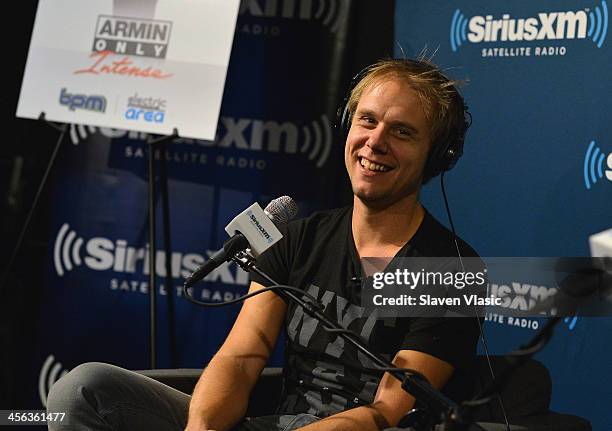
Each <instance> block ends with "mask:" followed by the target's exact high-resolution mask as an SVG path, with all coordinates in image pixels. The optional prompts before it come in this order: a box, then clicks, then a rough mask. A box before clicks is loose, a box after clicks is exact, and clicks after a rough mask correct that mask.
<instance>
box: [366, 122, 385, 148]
mask: <svg viewBox="0 0 612 431" xmlns="http://www.w3.org/2000/svg"><path fill="white" fill-rule="evenodd" d="M366 146H368V147H370V149H371V150H372V151H373V152H375V153H382V154H386V152H387V150H388V147H387V134H386V132H385V128H384V127H383V126H382V125H379V126H378V127H376V128H375V129H372V130H370V133H369V135H368V140H367V141H366Z"/></svg>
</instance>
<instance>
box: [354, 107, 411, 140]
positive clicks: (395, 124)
mask: <svg viewBox="0 0 612 431" xmlns="http://www.w3.org/2000/svg"><path fill="white" fill-rule="evenodd" d="M362 115H367V116H369V117H374V118H376V113H375V112H374V111H372V110H371V109H367V108H361V109H358V110H357V111H356V112H355V117H358V116H362ZM389 124H390V125H391V126H393V127H401V128H403V129H406V130H408V131H409V132H410V133H412V134H414V135H418V134H419V130H418V129H417V128H416V127H414V126H413V125H412V124H410V123H406V122H404V121H399V120H398V121H392V122H390V123H389Z"/></svg>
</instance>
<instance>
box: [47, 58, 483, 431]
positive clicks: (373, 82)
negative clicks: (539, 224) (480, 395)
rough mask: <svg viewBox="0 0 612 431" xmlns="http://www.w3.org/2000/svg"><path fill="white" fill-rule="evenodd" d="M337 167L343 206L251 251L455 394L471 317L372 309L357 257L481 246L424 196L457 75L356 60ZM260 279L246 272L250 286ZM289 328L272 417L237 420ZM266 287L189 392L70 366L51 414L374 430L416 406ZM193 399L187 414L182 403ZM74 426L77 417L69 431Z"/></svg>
mask: <svg viewBox="0 0 612 431" xmlns="http://www.w3.org/2000/svg"><path fill="white" fill-rule="evenodd" d="M342 117H343V122H342V123H343V125H342V126H341V127H342V128H344V129H345V130H344V131H345V132H346V144H345V165H346V169H347V172H348V176H349V178H350V181H351V185H352V189H353V193H354V199H353V204H352V205H351V206H349V207H346V208H341V209H337V210H332V211H325V212H319V213H315V214H313V215H312V216H310V217H308V218H306V219H301V220H297V221H294V222H291V223H289V224H288V225H287V226H286V227H285V228H284V232H283V233H284V235H285V237H284V238H283V240H281V241H280V242H279V243H278V244H277V245H276V246H275V247H273V248H271V249H270V250H268V251H267V252H266V253H264V254H263V255H262V256H260V258H259V260H258V266H259V267H260V268H261V269H263V270H264V271H265V272H266V273H268V274H269V275H270V276H271V277H272V278H273V279H275V280H276V281H277V282H279V283H281V284H289V285H292V286H296V287H298V288H300V289H303V290H304V291H306V292H308V293H310V294H311V295H312V296H315V297H316V298H318V300H319V301H320V303H321V304H322V305H323V307H324V310H325V313H326V314H327V315H328V316H329V317H330V318H331V319H335V320H337V321H339V322H340V323H341V324H342V325H343V326H344V327H346V328H349V329H351V330H353V331H355V332H357V333H359V334H360V335H361V337H362V338H363V339H364V340H365V341H366V342H367V343H368V344H369V345H370V347H371V348H372V349H373V350H374V351H376V352H378V353H379V354H381V355H383V356H385V357H387V358H388V359H390V360H391V359H392V360H393V362H394V364H395V365H396V366H398V367H406V368H412V369H416V370H418V371H420V372H421V373H422V374H423V375H424V376H425V377H426V378H427V379H428V380H429V381H430V383H431V384H432V385H433V386H435V387H437V388H444V391H445V392H446V393H447V395H448V396H450V397H451V398H454V399H456V400H459V399H461V398H462V397H464V396H465V395H466V394H467V392H469V391H470V376H469V370H470V366H471V363H472V361H473V360H474V359H475V348H476V342H477V339H478V324H477V321H476V320H475V319H458V318H453V319H450V318H446V319H436V318H424V317H420V318H400V317H397V318H384V319H382V318H379V316H378V315H377V312H376V311H372V310H371V309H369V308H368V309H366V308H365V307H363V306H362V304H361V300H360V295H361V283H360V280H361V279H362V278H363V277H362V274H361V263H360V258H363V257H372V256H380V257H394V256H397V257H404V256H410V257H451V256H456V255H457V251H458V249H460V250H461V254H462V255H463V256H464V257H473V256H476V253H475V252H474V250H472V249H471V248H470V247H469V246H468V245H467V244H465V243H464V242H463V241H461V240H458V241H457V245H456V243H455V238H454V236H453V235H452V234H451V232H449V231H448V230H447V229H446V228H445V227H443V226H442V225H441V224H440V223H438V222H437V221H436V220H435V219H434V218H433V217H432V216H431V215H430V214H429V213H428V212H427V211H426V210H425V209H424V208H423V206H422V205H421V204H420V203H419V200H418V196H419V191H420V188H421V185H422V184H423V183H424V182H426V181H427V180H429V179H431V178H432V177H433V176H435V175H438V174H439V173H440V172H442V171H444V170H448V169H449V168H450V167H452V165H453V164H454V162H455V161H456V159H457V158H458V156H459V155H460V154H461V151H462V147H463V138H464V135H465V130H466V128H467V125H468V122H467V121H466V112H465V107H464V103H463V99H462V98H461V96H460V95H459V93H458V91H457V89H456V88H455V85H454V83H453V82H452V81H450V80H448V79H447V78H446V77H445V76H444V75H443V74H442V73H441V72H440V71H439V70H438V69H437V67H436V66H434V65H433V64H431V63H429V62H427V61H423V60H386V61H381V62H379V63H376V64H374V65H372V66H370V67H368V68H367V69H366V70H364V71H362V73H360V74H359V75H358V77H357V79H356V80H355V83H354V86H353V88H352V90H351V92H350V95H349V97H347V102H346V106H345V107H344V109H343V115H342ZM266 284H267V282H266V281H265V280H263V279H261V278H259V277H258V276H253V277H252V282H251V286H250V291H251V292H254V291H256V290H259V289H261V288H262V286H264V285H266ZM283 328H284V330H285V332H286V339H287V342H286V349H285V352H286V355H285V357H286V361H285V367H284V385H283V394H282V397H281V403H280V405H279V406H278V410H277V411H278V414H277V415H274V416H268V417H261V418H247V419H244V414H245V412H246V408H247V404H248V400H249V394H250V392H251V390H252V388H253V387H254V385H255V383H256V381H257V379H258V377H259V375H260V373H261V371H262V369H263V368H264V366H265V365H266V363H267V360H268V358H269V357H270V354H271V352H272V350H273V348H274V345H275V343H276V340H277V337H278V334H279V332H280V331H281V329H283ZM373 368H374V367H373V363H372V362H371V361H370V360H369V359H368V358H366V357H364V356H363V355H361V354H360V353H359V352H358V351H357V350H356V348H354V347H353V346H352V345H349V344H345V343H344V340H343V339H341V338H340V337H338V336H336V335H333V334H330V333H328V332H327V331H326V330H325V329H324V328H323V327H322V326H321V325H320V324H319V322H318V321H316V320H315V319H313V318H311V317H310V316H308V315H307V314H305V313H304V312H303V310H302V309H301V308H299V307H297V306H296V305H295V304H293V303H285V302H284V301H283V300H282V299H281V298H279V297H278V296H276V295H275V294H273V293H271V292H265V293H263V294H260V295H257V296H255V297H253V298H250V299H248V300H247V301H245V303H244V305H243V307H242V310H241V311H240V314H239V316H238V318H237V320H236V322H235V324H234V327H233V328H232V330H231V332H230V334H229V335H228V337H227V339H226V341H225V342H224V344H223V346H222V347H221V348H220V350H219V351H218V352H217V354H216V355H215V356H214V357H213V359H212V360H211V362H210V363H209V364H208V365H207V367H206V369H205V371H204V372H203V374H202V376H201V378H200V380H199V382H198V384H197V386H196V388H195V390H194V393H193V395H192V396H191V398H190V397H189V396H188V395H186V394H182V393H180V392H178V391H174V390H172V389H170V388H168V387H166V386H164V385H162V384H161V383H158V382H154V381H152V380H150V379H147V378H145V377H143V376H139V375H135V374H134V373H131V372H129V371H126V370H122V369H119V368H117V367H112V366H110V365H104V364H86V365H84V366H80V367H77V368H76V369H75V370H74V371H73V372H71V373H69V374H68V375H67V376H66V377H64V378H62V379H61V380H60V381H59V382H58V383H56V385H54V386H53V388H52V391H51V394H50V397H49V411H65V412H67V413H68V414H70V415H71V421H73V422H72V423H76V421H77V420H80V421H82V422H80V423H83V424H85V425H84V428H83V429H100V430H102V429H104V430H109V429H126V430H127V429H159V430H162V429H163V430H166V429H167V430H178V429H182V428H183V427H185V423H186V430H188V431H204V430H217V431H226V430H240V431H249V430H250V431H257V430H261V431H264V430H265V431H277V430H278V431H289V430H295V429H303V430H304V431H317V430H321V431H324V430H326V431H331V430H355V431H357V430H362V431H363V430H366V431H367V430H381V429H385V428H388V427H393V426H396V425H397V424H398V422H399V421H400V420H401V418H402V417H403V416H404V415H405V414H406V413H407V412H408V411H409V410H410V409H411V408H412V407H413V406H414V404H415V400H414V398H412V397H411V396H409V395H408V394H406V393H405V392H404V391H403V390H402V389H401V387H400V383H399V382H398V381H396V380H395V379H393V378H392V377H391V376H389V375H388V374H383V373H381V372H377V371H375V370H373ZM187 410H188V412H187ZM74 429H78V428H74Z"/></svg>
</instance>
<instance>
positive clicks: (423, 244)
mask: <svg viewBox="0 0 612 431" xmlns="http://www.w3.org/2000/svg"><path fill="white" fill-rule="evenodd" d="M456 238H457V245H455V235H454V234H453V233H452V232H451V231H450V230H449V229H448V228H447V227H446V226H444V225H443V224H442V223H440V222H439V221H438V220H437V219H436V218H435V217H434V216H433V215H432V214H431V213H429V211H427V210H425V217H424V218H423V223H422V224H421V227H420V228H419V230H418V231H417V234H416V235H415V237H414V238H413V241H411V243H412V246H413V248H414V252H416V254H418V255H420V256H431V257H433V256H439V257H448V256H457V246H459V250H460V251H461V256H462V257H479V255H478V253H477V252H476V250H474V248H473V247H472V246H470V245H469V244H468V243H467V242H466V241H464V240H463V239H462V238H461V237H459V236H457V237H456Z"/></svg>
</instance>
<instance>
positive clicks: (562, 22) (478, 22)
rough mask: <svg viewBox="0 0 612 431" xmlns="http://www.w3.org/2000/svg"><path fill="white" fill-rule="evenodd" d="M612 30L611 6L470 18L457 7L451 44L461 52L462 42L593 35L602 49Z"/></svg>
mask: <svg viewBox="0 0 612 431" xmlns="http://www.w3.org/2000/svg"><path fill="white" fill-rule="evenodd" d="M607 31H608V5H607V3H606V0H602V2H601V6H599V5H598V6H596V7H595V12H593V11H592V10H590V9H588V8H587V9H584V10H578V11H565V12H540V13H538V14H537V16H532V17H528V18H514V17H512V16H511V15H510V14H503V15H502V16H501V18H495V17H494V16H493V15H474V16H472V17H471V18H469V19H468V18H466V17H465V16H464V15H463V13H462V12H461V11H460V10H459V9H456V10H455V13H454V14H453V17H452V19H451V25H450V44H451V49H452V50H453V51H455V52H456V51H457V50H458V49H459V47H461V45H462V44H464V43H467V42H470V43H482V42H514V41H544V40H570V39H586V38H590V39H591V40H592V41H593V43H595V45H596V46H597V47H598V48H601V47H602V45H603V43H604V41H605V38H606V34H607Z"/></svg>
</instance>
